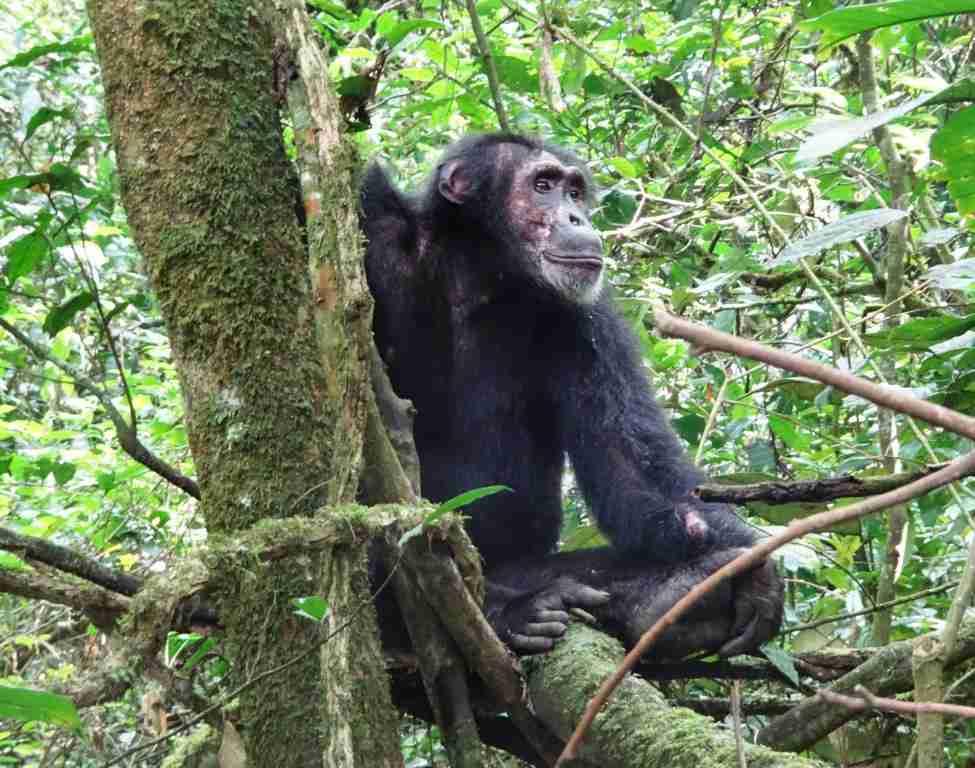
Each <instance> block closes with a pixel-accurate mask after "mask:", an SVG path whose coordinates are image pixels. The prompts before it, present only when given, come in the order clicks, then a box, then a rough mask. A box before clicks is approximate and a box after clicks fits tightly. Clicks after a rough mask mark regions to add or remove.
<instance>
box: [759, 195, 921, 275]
mask: <svg viewBox="0 0 975 768" xmlns="http://www.w3.org/2000/svg"><path fill="white" fill-rule="evenodd" d="M905 216H907V212H906V211H901V210H898V209H896V208H878V209H877V210H874V211H860V212H859V213H851V214H850V215H849V216H844V217H843V218H842V219H839V220H838V221H834V222H833V223H832V224H827V225H826V226H825V227H823V228H822V229H817V230H816V231H815V232H813V233H812V234H811V235H807V236H806V237H804V238H802V240H799V241H797V242H795V243H792V244H791V245H790V246H788V247H787V248H785V249H784V250H783V251H782V253H780V254H779V255H778V257H777V258H775V259H774V260H773V261H772V265H773V266H776V267H778V266H781V265H783V264H791V263H792V262H794V261H798V260H799V259H803V258H809V257H810V256H815V255H816V254H819V253H822V252H823V251H825V250H826V249H827V248H832V247H833V246H834V245H839V244H841V243H849V242H851V241H853V240H856V239H857V238H858V237H862V236H863V235H865V234H867V232H872V231H873V230H875V229H880V227H886V226H887V225H888V224H891V223H893V222H895V221H900V220H901V219H903V218H904V217H905Z"/></svg>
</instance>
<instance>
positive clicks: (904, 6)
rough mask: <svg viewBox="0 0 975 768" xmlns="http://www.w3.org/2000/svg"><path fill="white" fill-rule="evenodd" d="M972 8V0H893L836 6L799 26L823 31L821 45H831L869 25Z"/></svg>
mask: <svg viewBox="0 0 975 768" xmlns="http://www.w3.org/2000/svg"><path fill="white" fill-rule="evenodd" d="M972 12H975V0H894V1H893V2H887V3H873V4H871V5H855V6H853V5H851V6H847V7H846V8H837V9H836V10H833V11H829V12H828V13H824V14H823V15H822V16H818V17H817V18H815V19H809V20H808V21H804V22H803V23H802V25H801V26H802V27H803V28H804V29H810V30H819V31H821V32H823V37H822V39H821V41H820V43H821V44H822V45H834V44H835V43H838V42H840V41H842V40H845V39H846V38H848V37H853V36H854V35H859V34H860V33H861V32H868V31H870V30H872V29H879V28H882V27H889V26H893V25H894V24H904V23H907V22H911V21H920V20H922V19H932V18H935V17H938V16H951V15H954V14H958V13H972Z"/></svg>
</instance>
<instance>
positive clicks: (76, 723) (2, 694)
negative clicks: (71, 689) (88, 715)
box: [0, 686, 81, 731]
mask: <svg viewBox="0 0 975 768" xmlns="http://www.w3.org/2000/svg"><path fill="white" fill-rule="evenodd" d="M2 717H9V718H12V719H14V720H21V721H24V722H32V721H40V722H43V723H53V724H54V725H60V726H63V727H65V728H70V729H71V730H73V731H77V730H80V729H81V720H79V719H78V712H77V710H76V709H75V707H74V702H73V701H71V699H69V698H68V697H67V696H58V695H56V694H53V693H45V692H44V691H31V690H28V689H27V688H7V687H2V686H0V718H2Z"/></svg>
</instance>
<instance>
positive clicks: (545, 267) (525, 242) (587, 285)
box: [505, 152, 603, 305]
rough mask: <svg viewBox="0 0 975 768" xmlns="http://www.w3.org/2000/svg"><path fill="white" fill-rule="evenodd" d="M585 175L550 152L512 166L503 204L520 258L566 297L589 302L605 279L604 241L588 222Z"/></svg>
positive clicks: (588, 192) (538, 278)
mask: <svg viewBox="0 0 975 768" xmlns="http://www.w3.org/2000/svg"><path fill="white" fill-rule="evenodd" d="M591 197H592V190H590V189H588V188H587V176H586V175H585V174H584V173H583V172H582V171H581V170H580V169H579V168H576V167H574V166H572V165H566V164H565V163H563V162H562V161H561V160H559V159H558V158H557V157H555V156H554V155H552V154H550V153H548V152H535V153H531V154H529V155H527V157H525V158H524V159H523V161H522V162H521V163H520V164H519V165H518V166H517V167H516V168H515V169H514V173H513V174H512V177H511V187H510V191H509V193H508V198H507V200H506V205H505V210H506V212H507V216H508V226H509V227H510V228H511V235H512V236H513V240H514V241H515V243H516V244H517V246H518V251H519V252H520V254H519V255H520V256H521V258H522V259H523V260H524V261H523V263H522V264H520V267H521V269H523V270H524V271H525V272H526V273H527V274H528V275H529V276H530V277H532V278H533V279H534V280H535V281H537V282H541V283H542V284H543V285H544V286H545V287H547V288H550V289H552V290H553V291H555V293H556V294H558V295H559V296H561V297H562V298H563V299H565V300H567V301H571V302H573V303H576V304H583V305H587V304H591V303H592V302H593V301H595V300H596V298H597V297H598V296H599V292H600V289H601V288H602V282H603V254H602V242H601V241H600V239H599V234H598V233H597V232H596V230H595V229H593V226H592V224H590V222H589V202H590V200H591Z"/></svg>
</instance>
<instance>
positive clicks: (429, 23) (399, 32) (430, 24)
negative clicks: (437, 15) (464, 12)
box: [383, 14, 444, 48]
mask: <svg viewBox="0 0 975 768" xmlns="http://www.w3.org/2000/svg"><path fill="white" fill-rule="evenodd" d="M384 15H385V14H384ZM443 28H444V25H443V24H441V23H440V22H439V21H434V20H433V19H407V20H406V21H401V22H400V23H399V24H397V25H396V26H394V27H393V28H392V29H390V30H389V31H388V32H383V37H385V38H386V40H388V41H389V46H390V48H395V47H396V46H397V45H399V44H400V43H401V42H402V41H403V38H405V37H406V36H407V35H408V34H410V32H415V31H416V30H418V29H443Z"/></svg>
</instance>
